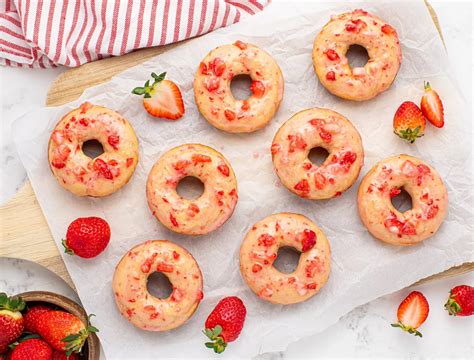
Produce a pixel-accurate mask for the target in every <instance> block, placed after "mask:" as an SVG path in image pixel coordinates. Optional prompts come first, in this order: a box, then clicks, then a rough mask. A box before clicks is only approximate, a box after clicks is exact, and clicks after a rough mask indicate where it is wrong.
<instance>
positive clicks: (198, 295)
mask: <svg viewBox="0 0 474 360" xmlns="http://www.w3.org/2000/svg"><path fill="white" fill-rule="evenodd" d="M196 299H197V300H202V299H204V293H203V292H202V291H201V290H198V292H197V296H196Z"/></svg>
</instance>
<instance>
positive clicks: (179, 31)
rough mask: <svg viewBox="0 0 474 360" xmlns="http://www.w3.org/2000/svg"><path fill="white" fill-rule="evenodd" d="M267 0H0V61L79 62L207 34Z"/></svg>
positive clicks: (14, 63)
mask: <svg viewBox="0 0 474 360" xmlns="http://www.w3.org/2000/svg"><path fill="white" fill-rule="evenodd" d="M270 1H271V0H0V64H2V65H11V66H28V67H41V68H46V67H52V66H56V65H65V66H71V67H74V66H79V65H81V64H84V63H86V62H89V61H93V60H97V59H101V58H103V57H107V56H111V55H114V56H116V55H123V54H125V53H127V52H130V51H132V50H135V49H139V48H144V47H151V46H157V45H165V44H170V43H174V42H177V41H180V40H184V39H188V38H191V37H194V36H198V35H201V34H205V33H207V32H210V31H213V30H215V29H218V28H220V27H223V26H228V25H231V24H234V23H236V22H238V21H239V20H240V19H241V18H242V17H243V16H245V15H249V14H255V13H256V12H258V11H261V10H262V9H263V8H264V7H265V6H266V5H267V4H268V3H269V2H270Z"/></svg>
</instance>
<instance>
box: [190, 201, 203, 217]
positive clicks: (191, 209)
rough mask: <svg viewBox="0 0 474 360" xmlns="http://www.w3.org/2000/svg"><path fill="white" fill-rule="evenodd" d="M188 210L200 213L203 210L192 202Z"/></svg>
mask: <svg viewBox="0 0 474 360" xmlns="http://www.w3.org/2000/svg"><path fill="white" fill-rule="evenodd" d="M188 210H189V211H190V212H191V213H192V214H193V216H194V214H198V213H199V212H200V211H201V210H200V209H199V206H197V205H196V204H195V203H191V204H189V206H188Z"/></svg>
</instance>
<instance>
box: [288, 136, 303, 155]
mask: <svg viewBox="0 0 474 360" xmlns="http://www.w3.org/2000/svg"><path fill="white" fill-rule="evenodd" d="M288 140H290V145H289V149H288V151H289V152H290V153H292V152H294V151H295V150H296V149H300V150H304V149H306V146H307V144H306V142H305V141H304V139H303V138H302V136H301V135H300V134H296V135H288Z"/></svg>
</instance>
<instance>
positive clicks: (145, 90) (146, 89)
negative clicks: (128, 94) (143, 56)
mask: <svg viewBox="0 0 474 360" xmlns="http://www.w3.org/2000/svg"><path fill="white" fill-rule="evenodd" d="M151 77H152V78H153V79H154V80H155V81H154V82H153V84H151V85H150V80H147V81H146V82H145V85H144V86H138V87H136V88H134V89H133V90H132V94H135V95H144V97H145V98H151V95H150V93H151V92H152V91H153V89H154V88H155V86H156V84H158V83H159V82H161V81H163V80H164V79H165V77H166V72H162V73H161V74H160V75H156V74H155V73H154V72H152V73H151Z"/></svg>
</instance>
